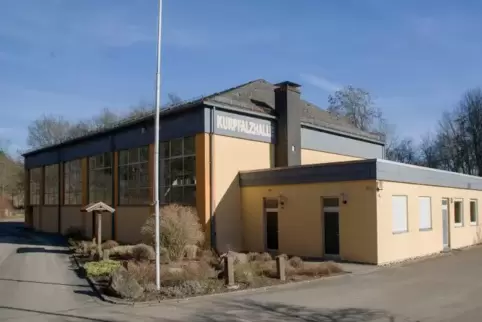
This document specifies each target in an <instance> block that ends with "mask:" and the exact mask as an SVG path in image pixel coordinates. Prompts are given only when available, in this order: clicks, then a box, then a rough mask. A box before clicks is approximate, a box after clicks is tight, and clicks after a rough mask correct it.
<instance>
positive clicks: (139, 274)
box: [126, 261, 156, 287]
mask: <svg viewBox="0 0 482 322" xmlns="http://www.w3.org/2000/svg"><path fill="white" fill-rule="evenodd" d="M126 266H127V267H126V269H127V271H128V272H129V274H130V275H131V276H132V277H134V279H135V280H136V281H137V282H138V283H139V285H141V286H142V287H145V286H147V285H149V284H152V283H155V282H156V266H155V265H154V264H151V263H148V262H132V261H128V262H127V265H126Z"/></svg>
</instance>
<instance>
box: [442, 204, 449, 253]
mask: <svg viewBox="0 0 482 322" xmlns="http://www.w3.org/2000/svg"><path fill="white" fill-rule="evenodd" d="M449 229H450V224H449V200H448V199H442V240H443V246H444V249H449V248H450V241H449V237H450V235H449V234H450V233H449Z"/></svg>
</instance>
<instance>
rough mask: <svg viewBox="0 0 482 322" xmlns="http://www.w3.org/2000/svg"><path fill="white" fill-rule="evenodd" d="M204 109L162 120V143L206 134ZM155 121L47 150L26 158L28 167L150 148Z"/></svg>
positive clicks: (152, 141) (170, 116) (160, 134)
mask: <svg viewBox="0 0 482 322" xmlns="http://www.w3.org/2000/svg"><path fill="white" fill-rule="evenodd" d="M204 116H205V113H204V108H202V107H200V108H196V109H193V110H192V111H188V112H184V113H178V114H174V115H169V116H165V117H163V118H162V119H161V120H160V128H161V130H160V133H159V138H160V141H168V140H172V139H175V138H180V137H186V136H194V135H196V134H198V133H204V132H205V131H206V124H205V122H204V121H205V120H204ZM154 134H155V133H154V120H153V119H152V120H150V121H146V122H143V123H140V124H136V125H132V126H130V127H125V128H121V129H119V130H114V131H111V132H107V133H105V134H99V135H98V136H94V137H88V138H86V139H85V140H79V141H78V142H75V143H72V144H66V145H63V146H60V147H58V148H52V150H46V151H42V152H39V153H37V154H32V155H28V156H26V157H25V167H26V168H28V169H30V168H35V167H39V166H43V165H49V164H55V163H59V162H65V161H70V160H75V159H80V158H84V157H89V156H93V155H97V154H101V153H105V152H109V151H119V150H126V149H132V148H136V147H140V146H146V145H149V144H152V143H154V137H155V135H154Z"/></svg>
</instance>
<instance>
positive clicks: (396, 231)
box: [392, 195, 410, 234]
mask: <svg viewBox="0 0 482 322" xmlns="http://www.w3.org/2000/svg"><path fill="white" fill-rule="evenodd" d="M397 197H398V198H400V197H403V198H405V228H404V229H403V230H402V229H395V227H394V224H395V220H394V219H395V213H394V211H393V210H394V208H393V206H394V204H393V201H394V198H397ZM409 227H410V226H409V222H408V196H407V195H392V233H393V234H404V233H408V232H409V230H410V228H409Z"/></svg>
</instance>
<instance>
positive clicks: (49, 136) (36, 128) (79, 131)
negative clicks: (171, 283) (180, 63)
mask: <svg viewBox="0 0 482 322" xmlns="http://www.w3.org/2000/svg"><path fill="white" fill-rule="evenodd" d="M168 97H169V101H170V104H171V105H172V104H179V103H181V102H182V99H181V98H180V97H179V96H177V95H176V94H174V93H170V94H168ZM153 112H154V107H153V105H152V104H150V103H142V102H141V103H139V104H137V105H135V106H132V107H131V108H130V109H129V112H127V113H125V114H119V113H115V112H113V111H112V110H110V109H108V108H104V109H103V110H102V111H101V112H100V113H99V114H98V115H96V116H94V117H92V118H90V119H85V120H79V121H77V122H69V121H68V120H66V119H64V118H63V117H61V116H55V115H44V116H42V117H40V118H39V119H37V120H35V121H33V122H32V123H31V124H30V125H29V127H28V137H27V145H28V146H29V147H30V148H31V149H37V148H41V147H45V146H49V145H54V144H58V143H61V142H63V141H65V140H68V139H71V138H75V137H80V136H83V135H86V134H88V133H90V132H92V131H96V130H103V129H108V128H112V127H114V126H116V125H117V124H119V123H121V122H123V121H127V120H133V119H137V118H140V117H144V116H147V115H152V113H153Z"/></svg>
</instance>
